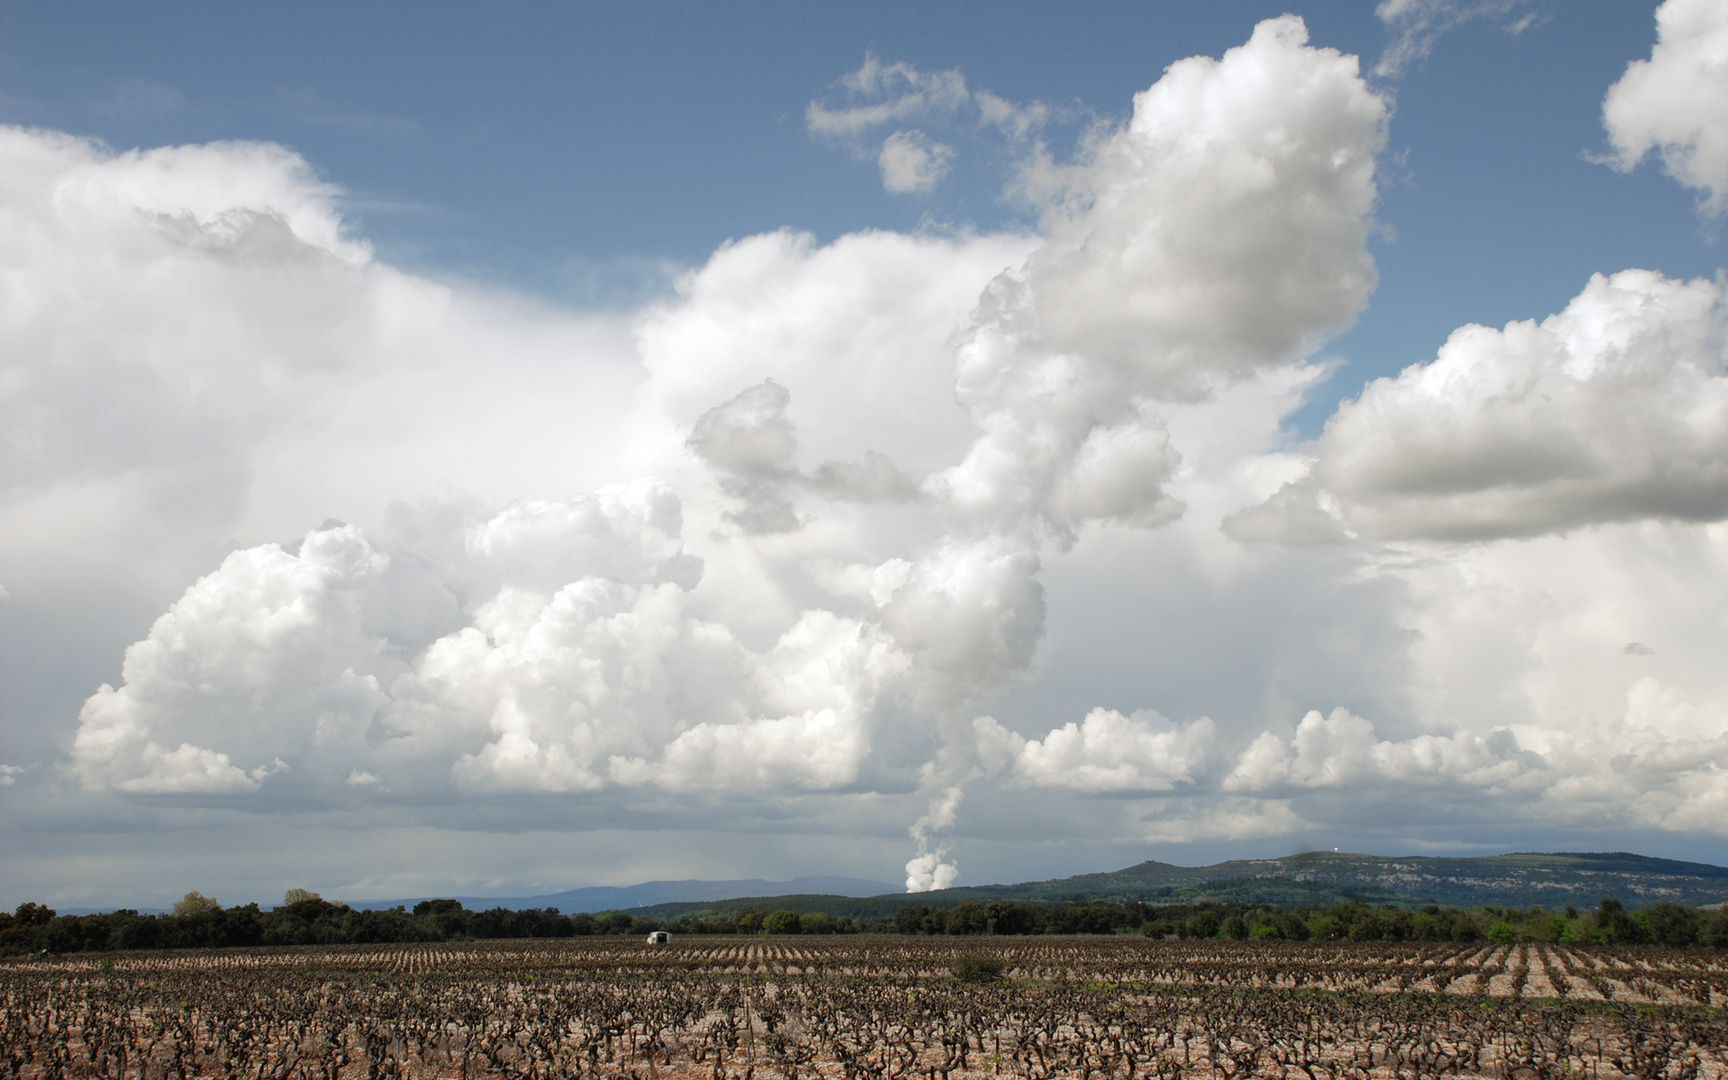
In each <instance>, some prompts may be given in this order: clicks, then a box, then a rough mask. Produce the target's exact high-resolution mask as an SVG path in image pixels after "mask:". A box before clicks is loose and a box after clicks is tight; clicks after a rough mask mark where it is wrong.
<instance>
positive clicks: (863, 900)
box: [641, 851, 1728, 918]
mask: <svg viewBox="0 0 1728 1080" xmlns="http://www.w3.org/2000/svg"><path fill="white" fill-rule="evenodd" d="M1604 896H1614V897H1618V898H1619V899H1620V900H1621V901H1622V902H1623V903H1625V904H1626V905H1627V906H1628V907H1632V908H1638V907H1648V906H1649V905H1651V904H1655V903H1660V902H1661V901H1664V900H1673V901H1676V902H1678V903H1682V904H1689V905H1692V906H1695V907H1697V906H1707V905H1712V904H1719V903H1723V902H1724V901H1728V867H1721V866H1712V865H1709V864H1708V863H1693V862H1679V861H1676V860H1673V859H1653V858H1649V857H1647V856H1644V855H1631V854H1627V853H1625V852H1611V853H1606V854H1601V853H1562V854H1553V855H1544V854H1516V855H1492V856H1484V857H1480V858H1442V857H1433V856H1406V857H1390V856H1383V855H1356V854H1350V853H1345V852H1333V851H1309V852H1304V853H1303V854H1300V855H1290V856H1286V857H1284V858H1280V859H1237V860H1232V861H1230V862H1222V863H1216V864H1214V865H1212V866H1174V865H1172V864H1170V863H1161V862H1143V863H1140V864H1139V865H1138V866H1130V867H1128V868H1126V869H1123V870H1116V871H1112V872H1109V873H1102V874H1081V875H1078V876H1076V877H1069V878H1057V879H1055V880H1051V881H1029V882H1022V883H1020V884H1017V885H976V886H969V887H966V888H958V889H943V890H939V891H936V892H927V893H915V894H908V893H892V894H884V895H878V896H869V897H859V896H856V895H853V896H850V897H847V896H821V895H810V894H802V895H780V896H775V895H769V894H766V893H764V894H760V895H757V896H740V897H734V898H731V899H729V900H727V901H726V902H725V903H723V904H716V903H702V902H696V903H689V902H685V903H667V904H660V905H653V906H652V907H651V908H650V909H649V910H645V911H643V912H641V914H645V915H651V916H653V917H656V918H678V917H680V916H688V915H697V914H701V913H702V912H704V911H711V912H716V913H717V912H720V911H740V910H743V909H745V908H755V909H756V910H759V911H766V910H772V909H774V908H787V909H789V910H792V911H798V912H801V913H802V912H806V911H823V912H827V913H828V914H830V915H850V916H852V917H854V918H883V917H889V916H892V915H893V914H894V913H895V912H897V911H899V910H900V909H901V908H903V907H907V906H914V905H929V906H931V907H951V906H953V905H954V904H958V903H961V902H963V901H967V900H976V901H988V900H1031V901H1039V902H1044V903H1063V902H1067V901H1074V900H1106V901H1111V902H1116V903H1120V902H1122V901H1125V900H1142V901H1145V902H1148V903H1194V902H1196V901H1200V900H1212V901H1217V902H1221V903H1262V904H1275V905H1278V906H1280V907H1287V908H1290V907H1300V906H1302V905H1305V904H1319V905H1328V904H1336V903H1341V902H1343V901H1346V900H1349V899H1351V898H1352V897H1360V898H1361V899H1362V900H1364V901H1366V902H1368V903H1373V904H1386V903H1390V904H1398V905H1401V906H1406V907H1416V906H1421V905H1423V904H1444V905H1448V906H1452V907H1472V906H1477V905H1484V904H1498V905H1503V906H1506V907H1531V906H1541V907H1545V908H1557V907H1562V906H1564V905H1566V904H1575V905H1577V906H1579V907H1595V906H1596V904H1597V903H1598V902H1599V901H1600V900H1601V899H1602V897H1604Z"/></svg>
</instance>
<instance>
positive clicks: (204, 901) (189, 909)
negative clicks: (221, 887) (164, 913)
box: [174, 889, 222, 919]
mask: <svg viewBox="0 0 1728 1080" xmlns="http://www.w3.org/2000/svg"><path fill="white" fill-rule="evenodd" d="M221 910H222V905H221V904H220V903H218V902H217V900H216V898H215V897H214V896H205V895H204V894H203V893H201V892H199V891H198V890H197V889H193V890H192V891H191V892H189V893H187V894H186V895H185V896H183V897H181V898H180V899H179V900H178V901H177V902H176V903H175V904H174V915H175V917H176V918H181V919H184V918H186V917H188V916H196V915H214V914H216V913H217V912H218V911H221Z"/></svg>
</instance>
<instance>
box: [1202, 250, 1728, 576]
mask: <svg viewBox="0 0 1728 1080" xmlns="http://www.w3.org/2000/svg"><path fill="white" fill-rule="evenodd" d="M1725 348H1728V309H1725V307H1724V298H1723V289H1722V286H1721V284H1720V283H1718V282H1714V281H1708V280H1703V279H1699V280H1696V281H1690V282H1681V281H1673V280H1670V279H1668V278H1664V277H1663V276H1661V275H1660V274H1656V273H1653V272H1650V271H1645V270H1627V271H1623V272H1621V273H1619V274H1615V275H1614V276H1613V277H1603V276H1601V275H1597V276H1595V277H1594V278H1592V279H1591V281H1590V283H1589V284H1588V285H1586V286H1585V288H1584V291H1583V292H1581V293H1579V295H1578V296H1577V297H1576V298H1574V299H1573V301H1572V302H1571V303H1570V304H1568V305H1567V307H1566V310H1565V311H1563V312H1561V313H1559V314H1558V315H1553V316H1550V317H1549V318H1547V319H1545V320H1543V321H1542V322H1541V323H1537V322H1535V321H1533V320H1532V321H1527V322H1516V323H1510V324H1508V325H1507V326H1506V327H1505V328H1504V329H1502V330H1493V329H1490V328H1488V327H1483V326H1466V327H1463V328H1462V329H1460V330H1458V331H1456V332H1455V333H1453V335H1452V336H1451V338H1450V339H1449V340H1448V341H1447V342H1446V344H1445V346H1443V347H1442V348H1441V350H1440V354H1439V356H1438V357H1437V358H1436V359H1435V360H1434V361H1433V362H1432V363H1429V364H1419V365H1415V366H1412V367H1410V368H1407V369H1406V370H1405V371H1404V372H1403V373H1402V374H1400V375H1399V376H1397V377H1396V378H1382V379H1376V380H1375V381H1373V382H1372V383H1369V384H1368V386H1367V387H1366V388H1364V390H1363V391H1362V394H1361V396H1360V397H1359V398H1357V399H1356V400H1355V401H1350V402H1345V403H1344V404H1343V405H1341V406H1339V409H1338V412H1337V413H1336V414H1335V415H1334V416H1333V417H1332V419H1330V420H1329V421H1327V424H1326V430H1325V432H1324V434H1323V435H1322V436H1321V437H1320V439H1319V440H1318V441H1317V442H1316V443H1315V444H1314V446H1313V448H1312V449H1313V465H1312V469H1311V471H1310V472H1309V474H1308V475H1307V476H1306V477H1305V478H1303V479H1302V480H1299V481H1294V482H1292V483H1291V484H1290V485H1288V486H1287V487H1286V488H1284V489H1283V490H1282V491H1280V492H1279V493H1278V494H1277V495H1275V496H1274V497H1273V498H1272V499H1271V500H1269V501H1268V502H1267V503H1265V504H1264V505H1262V506H1260V507H1257V508H1255V509H1252V510H1250V511H1246V512H1244V513H1242V514H1240V515H1238V516H1236V517H1235V518H1232V519H1231V520H1230V521H1229V522H1228V523H1227V525H1226V528H1227V530H1228V531H1230V532H1231V533H1232V534H1233V535H1235V536H1237V537H1239V538H1242V539H1245V540H1260V539H1271V540H1283V541H1286V542H1298V543H1299V542H1303V541H1307V540H1315V539H1326V538H1342V537H1343V536H1345V535H1362V536H1368V537H1378V538H1416V537H1426V538H1435V539H1457V540H1471V539H1485V538H1489V537H1503V536H1530V535H1535V534H1538V533H1544V532H1551V531H1558V530H1564V529H1570V528H1577V527H1579V526H1585V525H1592V524H1596V523H1600V522H1609V521H1633V520H1640V519H1650V518H1658V519H1661V518H1667V519H1678V520H1688V521H1714V520H1720V519H1722V518H1723V517H1725V516H1728V352H1725V351H1724V350H1725Z"/></svg>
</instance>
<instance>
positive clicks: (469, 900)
mask: <svg viewBox="0 0 1728 1080" xmlns="http://www.w3.org/2000/svg"><path fill="white" fill-rule="evenodd" d="M893 889H894V886H892V885H890V884H888V883H887V882H885V881H867V880H865V879H863V878H849V877H798V878H793V879H792V880H791V881H766V880H763V879H762V878H751V879H747V880H739V881H696V880H690V881H645V882H643V883H642V884H640V885H596V886H593V887H591V888H586V889H569V890H566V891H564V892H557V893H545V894H543V895H540V896H456V897H451V898H450V899H454V900H460V901H461V902H462V906H463V907H465V908H468V909H470V910H479V911H483V910H485V909H487V908H497V907H502V908H509V909H511V910H512V911H520V910H522V909H524V908H548V907H552V908H557V909H558V910H559V911H561V912H563V913H564V914H566V915H577V914H580V913H582V912H594V911H625V910H629V909H633V908H642V907H652V906H655V905H664V904H669V903H680V902H682V903H690V902H695V903H698V904H707V903H713V902H716V901H722V900H733V899H736V898H738V897H741V896H761V895H764V894H767V893H771V892H776V891H779V892H786V893H822V894H824V895H828V896H831V897H836V898H838V897H851V896H876V895H879V894H881V893H886V892H892V891H893ZM430 899H434V898H433V897H419V898H416V899H411V900H365V901H360V902H351V903H350V904H349V906H350V907H355V908H361V909H373V910H381V909H384V908H393V907H396V906H397V905H402V906H404V907H409V908H412V907H413V906H414V905H415V904H418V903H419V902H420V901H421V900H430Z"/></svg>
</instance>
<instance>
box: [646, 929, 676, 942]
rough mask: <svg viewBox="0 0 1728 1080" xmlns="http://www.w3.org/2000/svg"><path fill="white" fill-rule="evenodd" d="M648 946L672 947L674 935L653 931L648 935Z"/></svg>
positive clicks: (662, 931)
mask: <svg viewBox="0 0 1728 1080" xmlns="http://www.w3.org/2000/svg"><path fill="white" fill-rule="evenodd" d="M648 944H650V945H670V944H672V935H671V934H669V933H667V932H666V931H664V930H652V931H650V932H649V934H648Z"/></svg>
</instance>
